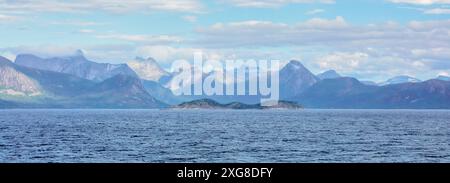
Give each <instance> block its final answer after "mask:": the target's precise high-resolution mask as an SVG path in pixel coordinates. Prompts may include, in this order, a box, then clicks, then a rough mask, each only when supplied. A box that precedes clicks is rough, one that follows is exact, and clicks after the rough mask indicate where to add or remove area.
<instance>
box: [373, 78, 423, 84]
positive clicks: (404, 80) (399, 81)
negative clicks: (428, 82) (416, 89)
mask: <svg viewBox="0 0 450 183" xmlns="http://www.w3.org/2000/svg"><path fill="white" fill-rule="evenodd" d="M418 82H421V81H420V80H419V79H417V78H413V77H411V76H396V77H393V78H391V79H388V80H387V81H385V82H382V83H380V84H379V85H381V86H384V85H393V84H402V83H418Z"/></svg>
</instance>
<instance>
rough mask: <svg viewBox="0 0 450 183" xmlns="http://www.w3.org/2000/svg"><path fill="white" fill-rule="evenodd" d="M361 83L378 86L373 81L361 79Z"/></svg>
mask: <svg viewBox="0 0 450 183" xmlns="http://www.w3.org/2000/svg"><path fill="white" fill-rule="evenodd" d="M361 83H363V84H365V85H369V86H378V84H377V83H376V82H374V81H361Z"/></svg>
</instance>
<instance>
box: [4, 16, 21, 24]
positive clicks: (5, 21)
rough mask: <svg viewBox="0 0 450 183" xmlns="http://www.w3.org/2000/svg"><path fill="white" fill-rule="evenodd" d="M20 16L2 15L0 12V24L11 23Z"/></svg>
mask: <svg viewBox="0 0 450 183" xmlns="http://www.w3.org/2000/svg"><path fill="white" fill-rule="evenodd" d="M19 19H20V17H17V16H11V15H2V14H0V24H1V23H11V22H15V21H17V20H19Z"/></svg>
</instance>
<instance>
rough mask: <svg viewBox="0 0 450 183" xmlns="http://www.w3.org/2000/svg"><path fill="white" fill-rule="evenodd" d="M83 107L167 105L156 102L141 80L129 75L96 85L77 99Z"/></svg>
mask: <svg viewBox="0 0 450 183" xmlns="http://www.w3.org/2000/svg"><path fill="white" fill-rule="evenodd" d="M76 101H77V102H78V101H81V102H82V105H85V106H88V107H96V108H97V107H99V108H161V107H165V106H166V104H164V103H162V102H160V101H158V100H156V99H155V98H154V97H152V96H151V95H150V94H149V93H147V91H146V90H145V88H144V86H143V85H142V83H141V80H140V79H138V78H136V77H132V76H127V75H122V74H119V75H116V76H114V77H112V78H109V79H107V80H105V81H103V82H101V83H98V84H96V85H95V86H94V87H92V88H91V89H90V90H89V91H87V92H86V93H84V94H83V95H80V96H78V97H77V100H76Z"/></svg>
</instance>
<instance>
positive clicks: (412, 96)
mask: <svg viewBox="0 0 450 183" xmlns="http://www.w3.org/2000/svg"><path fill="white" fill-rule="evenodd" d="M295 101H298V102H301V103H302V104H304V105H305V106H306V107H313V108H450V82H447V81H440V80H429V81H425V82H420V83H403V84H396V85H386V86H368V85H364V84H362V83H361V82H359V81H358V80H356V79H354V78H338V79H328V80H323V81H320V82H319V83H317V84H315V85H314V86H312V87H311V88H310V89H308V90H307V91H306V92H304V93H303V94H301V95H299V96H298V97H296V98H295Z"/></svg>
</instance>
